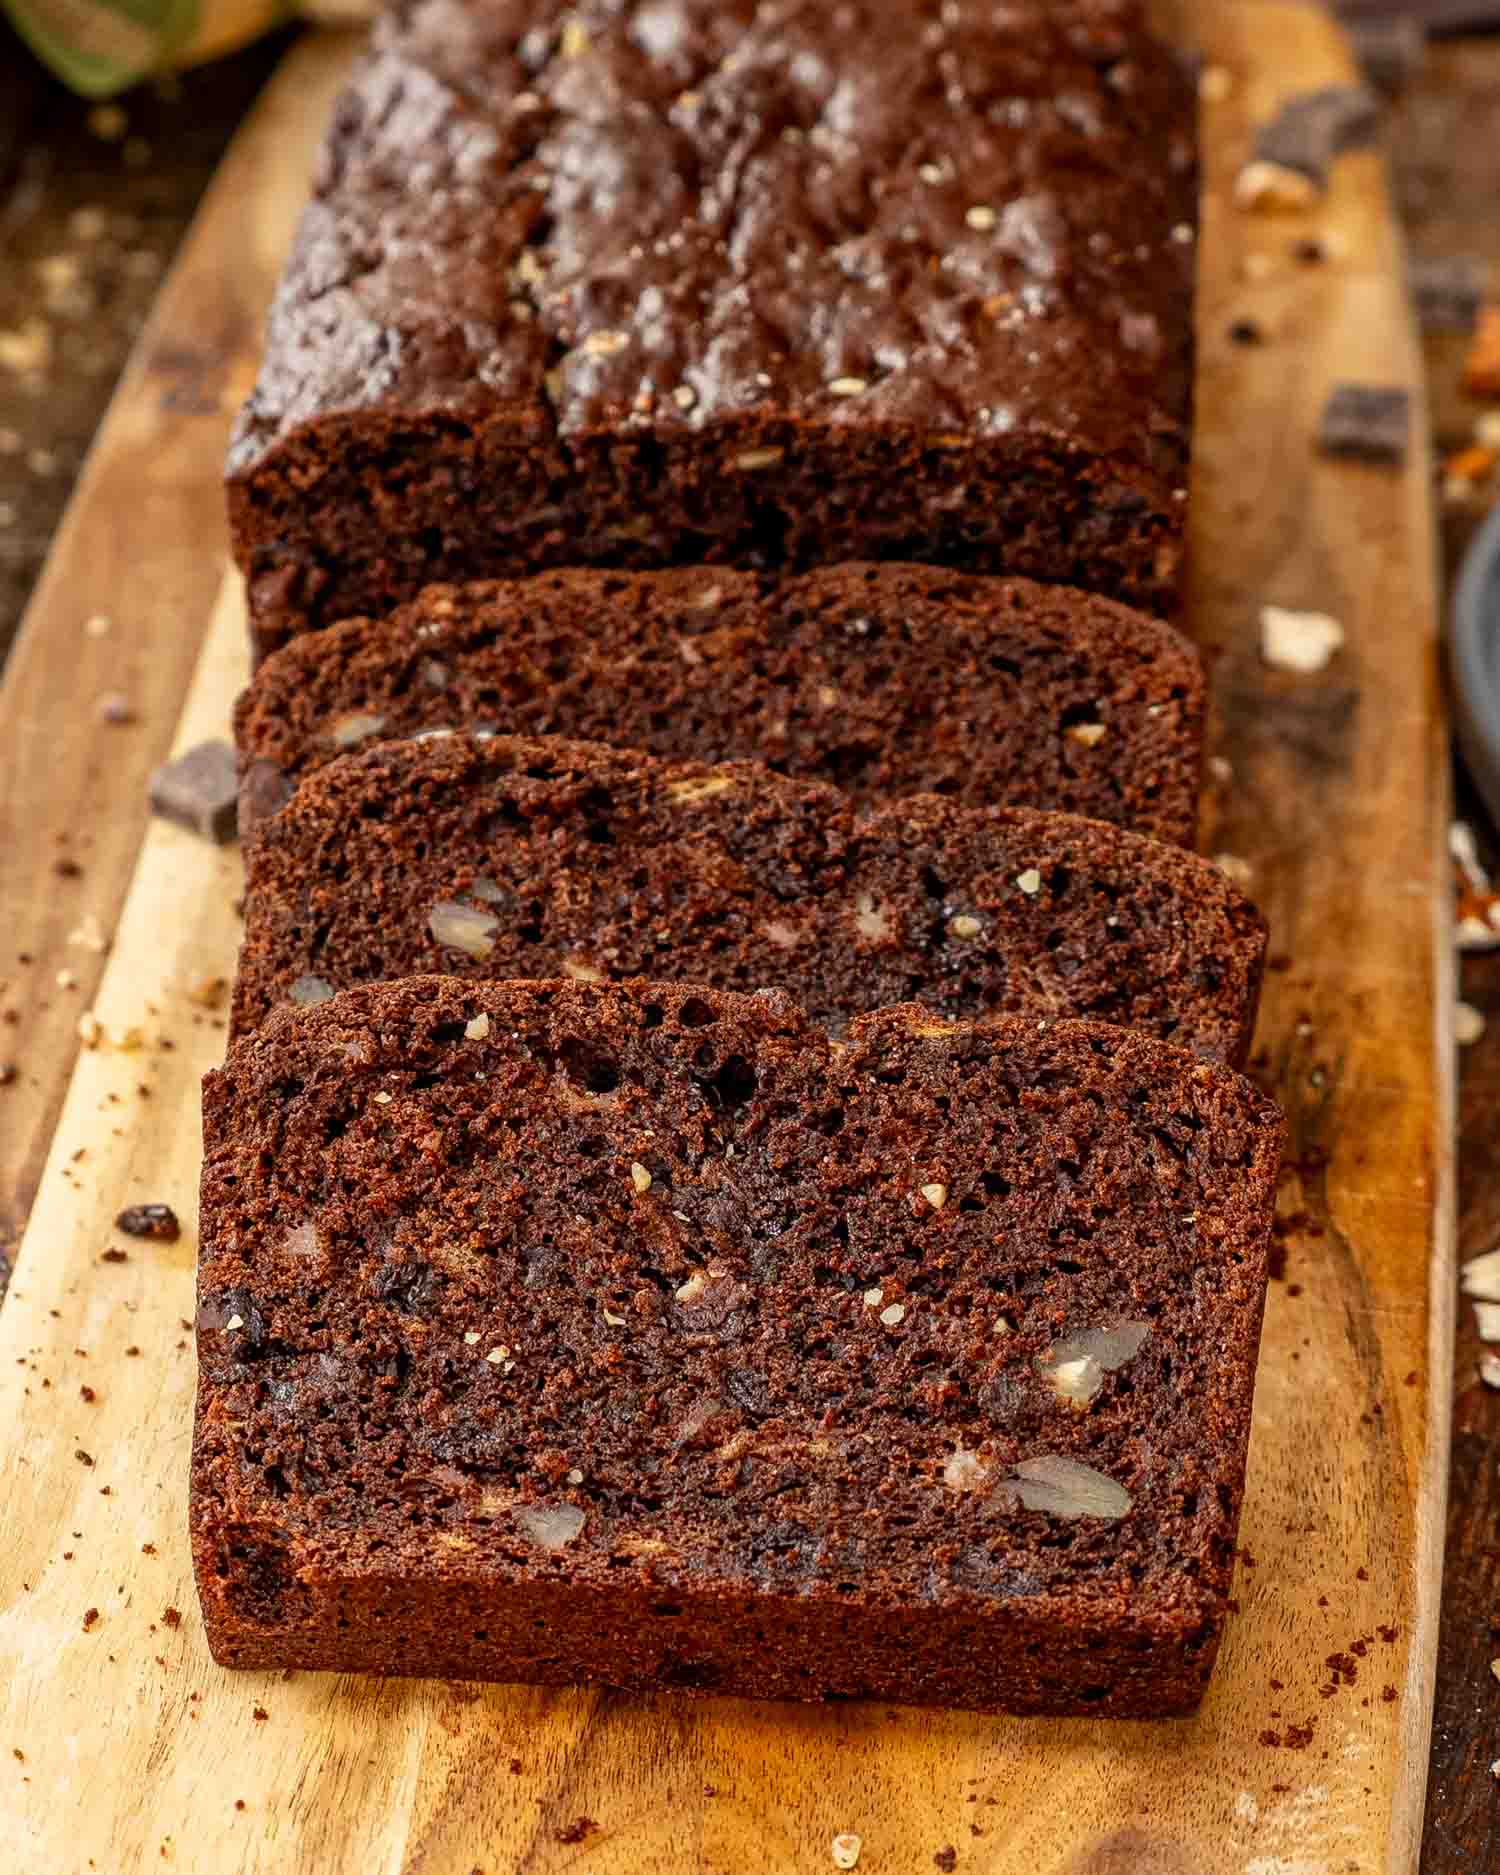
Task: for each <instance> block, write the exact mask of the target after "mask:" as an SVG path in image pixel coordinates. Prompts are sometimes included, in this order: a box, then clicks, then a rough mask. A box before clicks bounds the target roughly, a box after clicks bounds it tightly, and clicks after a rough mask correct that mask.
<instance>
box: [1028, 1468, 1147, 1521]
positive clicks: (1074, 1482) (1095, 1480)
mask: <svg viewBox="0 0 1500 1875" xmlns="http://www.w3.org/2000/svg"><path fill="white" fill-rule="evenodd" d="M1015 1490H1016V1493H1017V1495H1018V1496H1019V1497H1020V1500H1021V1502H1022V1503H1023V1504H1024V1505H1025V1506H1026V1508H1027V1510H1036V1511H1042V1512H1045V1514H1046V1515H1047V1516H1049V1517H1105V1518H1108V1519H1111V1520H1114V1519H1116V1518H1120V1517H1123V1516H1125V1515H1126V1514H1127V1513H1128V1511H1129V1510H1130V1503H1131V1498H1130V1493H1129V1492H1128V1491H1127V1490H1126V1489H1125V1487H1124V1485H1122V1484H1116V1483H1115V1481H1114V1479H1113V1478H1107V1477H1106V1476H1105V1475H1104V1473H1103V1472H1102V1471H1095V1470H1094V1468H1093V1466H1092V1465H1080V1464H1079V1462H1078V1460H1077V1459H1076V1458H1064V1457H1063V1456H1062V1455H1061V1454H1060V1453H1044V1454H1042V1455H1041V1456H1040V1457H1038V1458H1025V1459H1022V1461H1021V1463H1020V1464H1019V1465H1017V1466H1016V1484H1015Z"/></svg>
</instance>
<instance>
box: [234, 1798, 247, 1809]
mask: <svg viewBox="0 0 1500 1875" xmlns="http://www.w3.org/2000/svg"><path fill="white" fill-rule="evenodd" d="M234 1807H235V1809H236V1810H243V1809H244V1807H245V1799H244V1798H243V1797H236V1798H235V1800H234Z"/></svg>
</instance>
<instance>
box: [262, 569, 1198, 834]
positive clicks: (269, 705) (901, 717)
mask: <svg viewBox="0 0 1500 1875" xmlns="http://www.w3.org/2000/svg"><path fill="white" fill-rule="evenodd" d="M476 723H483V724H486V725H488V726H489V727H491V728H494V729H498V730H501V731H503V732H505V733H507V734H513V735H533V736H534V735H560V736H574V737H579V738H583V739H587V740H590V741H596V742H613V743H618V744H621V745H624V746H627V747H635V748H642V749H646V750H649V751H650V752H651V753H652V754H655V755H670V756H687V757H693V758H695V759H698V760H702V761H714V762H717V761H727V760H734V759H746V760H752V761H762V762H766V763H768V764H769V765H770V766H771V767H773V768H776V769H780V770H781V771H782V772H784V773H786V774H792V775H802V776H806V777H808V778H810V779H812V780H816V781H831V782H834V783H835V784H836V785H838V786H840V787H842V788H844V789H845V790H846V791H847V792H848V793H850V794H851V795H853V796H854V798H855V799H857V800H860V801H865V802H869V801H879V800H886V799H889V798H891V797H892V796H896V795H904V794H918V793H935V794H943V795H947V796H949V797H950V798H952V799H954V800H958V801H962V802H965V803H967V804H970V805H974V806H990V805H992V804H995V803H998V802H1005V803H1008V804H1010V805H1013V806H1027V807H1047V808H1055V809H1059V810H1064V811H1066V812H1069V813H1075V814H1088V815H1090V816H1091V817H1092V818H1094V819H1096V820H1109V821H1114V822H1116V823H1119V824H1121V825H1125V826H1132V827H1135V828H1137V829H1139V830H1140V831H1141V832H1143V833H1154V834H1156V835H1157V836H1158V837H1159V838H1161V839H1166V840H1176V841H1181V842H1184V843H1191V841H1192V838H1193V831H1194V828H1195V826H1196V823H1197V811H1198V786H1199V773H1200V766H1201V761H1202V742H1203V674H1202V669H1201V667H1200V665H1199V662H1198V658H1197V654H1196V653H1195V652H1194V651H1193V649H1192V647H1191V646H1190V645H1188V644H1187V642H1186V641H1185V640H1184V639H1182V638H1181V637H1180V636H1179V635H1178V634H1177V633H1176V632H1175V631H1173V630H1172V629H1171V627H1169V626H1167V625H1163V624H1160V623H1159V622H1157V621H1156V620H1154V619H1148V618H1146V617H1144V616H1143V615H1142V614H1140V613H1138V612H1132V611H1130V610H1129V609H1128V608H1127V607H1124V606H1119V605H1115V604H1113V603H1112V602H1110V601H1109V600H1105V599H1096V598H1092V597H1090V596H1088V595H1087V594H1084V593H1078V592H1071V591H1069V590H1067V589H1065V588H1060V587H1045V586H1036V585H1032V584H1031V583H1029V582H1028V581H1025V580H993V579H981V578H970V577H965V576H963V575H959V574H953V573H941V572H935V571H933V570H932V569H931V568H928V567H911V566H890V567H876V566H844V567H835V568H831V569H828V570H827V571H823V572H818V573H812V574H808V575H806V576H804V577H802V578H798V579H792V580H787V581H785V582H784V583H780V584H775V583H768V582H764V581H761V580H759V579H757V578H755V577H754V576H752V575H748V574H742V573H731V572H725V571H711V570H707V569H703V568H692V569H687V570H682V571H675V572H666V573H655V574H620V575H613V576H612V575H608V574H602V573H590V572H562V573H553V574H546V575H543V576H542V577H540V578H537V579H534V580H523V581H517V582H511V583H489V584H481V585H476V586H467V587H454V588H442V587H439V588H433V589H431V590H429V591H428V592H426V593H424V594H423V595H422V597H421V598H420V599H418V600H417V601H416V602H415V603H413V604H412V605H409V606H406V607H404V608H402V610H401V611H399V612H397V613H396V614H395V615H394V616H393V617H391V618H390V619H388V620H386V621H384V622H381V623H374V622H372V621H370V620H367V619H364V620H354V621H351V622H349V623H346V624H344V625H341V626H337V627H335V628H334V629H333V630H331V631H328V632H320V633H318V634H316V635H315V636H311V637H309V638H308V639H307V640H306V642H302V641H298V642H296V643H294V644H291V645H289V646H287V648H286V649H285V650H284V651H282V652H280V653H278V655H277V656H276V657H274V658H272V659H270V660H269V661H268V662H267V663H266V664H265V665H263V666H262V668H261V670H260V671H259V672H258V673H257V675H256V677H255V680H254V682H253V683H252V684H251V686H250V688H249V690H248V691H247V692H246V693H245V695H244V696H243V697H242V698H241V700H240V704H239V708H238V710H237V712H236V717H235V729H236V735H237V738H238V741H239V747H240V750H241V753H242V755H243V756H244V757H245V758H246V760H247V761H248V762H249V763H251V764H257V765H259V764H265V765H267V766H257V768H256V776H255V779H256V782H257V798H258V799H260V800H262V801H266V800H268V801H269V802H270V803H271V804H274V803H275V802H276V801H277V800H279V799H280V798H283V797H284V793H285V787H284V779H285V778H287V777H290V778H295V777H296V776H298V775H300V774H301V773H303V772H304V771H305V770H306V769H308V768H310V767H314V766H316V765H317V764H319V763H321V762H326V761H331V760H332V759H333V757H334V756H336V755H338V754H340V753H342V752H343V751H344V750H346V749H348V748H350V747H352V746H355V745H356V744H358V743H359V742H360V741H362V740H366V739H368V738H370V737H376V736H407V735H411V734H413V733H414V732H416V731H418V730H422V729H431V728H436V727H439V726H450V727H453V726H461V725H473V724H476ZM276 771H280V773H279V774H278V773H277V772H276Z"/></svg>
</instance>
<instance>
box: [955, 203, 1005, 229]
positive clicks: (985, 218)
mask: <svg viewBox="0 0 1500 1875" xmlns="http://www.w3.org/2000/svg"><path fill="white" fill-rule="evenodd" d="M999 219H1000V217H999V216H998V215H997V214H996V213H995V211H994V209H992V208H991V207H990V206H989V204H988V203H987V202H976V203H975V204H974V206H973V207H972V208H968V209H965V210H964V220H965V221H966V222H967V223H968V225H969V226H970V227H971V228H972V229H973V230H974V232H975V233H976V234H988V233H989V232H990V230H991V229H992V228H993V227H994V226H995V224H996V222H997V221H998V220H999Z"/></svg>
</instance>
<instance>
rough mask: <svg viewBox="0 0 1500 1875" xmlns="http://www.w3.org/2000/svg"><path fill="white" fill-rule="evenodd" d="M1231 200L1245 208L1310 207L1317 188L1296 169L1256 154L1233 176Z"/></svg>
mask: <svg viewBox="0 0 1500 1875" xmlns="http://www.w3.org/2000/svg"><path fill="white" fill-rule="evenodd" d="M1234 199H1235V202H1236V203H1237V205H1238V206H1239V207H1240V208H1248V209H1296V208H1310V207H1311V206H1312V204H1313V203H1314V202H1315V201H1316V200H1317V199H1318V187H1317V184H1316V183H1315V182H1314V181H1313V180H1312V178H1311V177H1310V176H1304V175H1303V173H1302V171H1301V170H1300V169H1291V168H1289V167H1288V166H1287V165H1286V164H1285V163H1268V162H1266V161H1265V159H1264V158H1261V157H1257V158H1256V160H1255V161H1254V162H1251V163H1246V165H1245V167H1244V168H1243V169H1242V170H1241V171H1240V173H1239V175H1238V176H1236V177H1235V179H1234Z"/></svg>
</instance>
